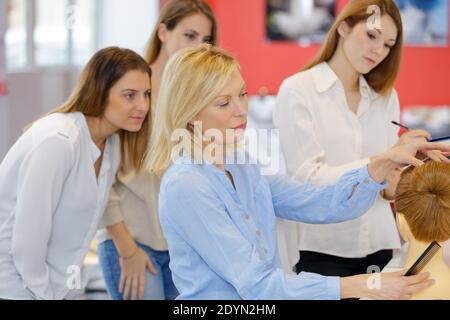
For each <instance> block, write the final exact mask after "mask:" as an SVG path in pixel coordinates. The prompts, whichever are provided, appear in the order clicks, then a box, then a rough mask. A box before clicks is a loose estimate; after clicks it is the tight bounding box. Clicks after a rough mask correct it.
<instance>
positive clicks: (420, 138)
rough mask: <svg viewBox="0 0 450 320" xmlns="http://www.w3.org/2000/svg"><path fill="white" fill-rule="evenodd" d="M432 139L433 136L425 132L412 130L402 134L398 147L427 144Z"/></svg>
mask: <svg viewBox="0 0 450 320" xmlns="http://www.w3.org/2000/svg"><path fill="white" fill-rule="evenodd" d="M430 139H431V134H430V133H429V132H427V131H425V130H411V131H408V132H405V133H404V134H402V135H401V136H400V137H399V138H398V141H397V143H396V144H395V146H394V147H396V146H401V145H404V144H408V143H411V142H427V141H428V140H430Z"/></svg>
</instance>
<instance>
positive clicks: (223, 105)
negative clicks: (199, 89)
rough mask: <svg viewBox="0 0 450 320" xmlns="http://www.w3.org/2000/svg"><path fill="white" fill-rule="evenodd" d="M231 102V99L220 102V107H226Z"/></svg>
mask: <svg viewBox="0 0 450 320" xmlns="http://www.w3.org/2000/svg"><path fill="white" fill-rule="evenodd" d="M229 104H230V102H229V101H227V102H222V103H219V107H221V108H224V107H227V106H228V105H229Z"/></svg>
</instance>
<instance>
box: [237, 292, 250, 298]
mask: <svg viewBox="0 0 450 320" xmlns="http://www.w3.org/2000/svg"><path fill="white" fill-rule="evenodd" d="M239 295H240V296H241V297H242V298H245V297H246V296H247V295H248V293H247V290H241V291H239Z"/></svg>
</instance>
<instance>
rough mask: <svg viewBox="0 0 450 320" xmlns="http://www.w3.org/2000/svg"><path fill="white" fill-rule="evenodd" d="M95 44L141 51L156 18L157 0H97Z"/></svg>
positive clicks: (100, 46)
mask: <svg viewBox="0 0 450 320" xmlns="http://www.w3.org/2000/svg"><path fill="white" fill-rule="evenodd" d="M98 12H99V19H98V25H97V28H98V31H99V34H98V42H99V43H98V48H104V47H108V46H112V45H116V46H120V47H126V48H129V49H132V50H134V51H136V52H138V53H140V54H144V52H145V48H146V45H147V41H148V39H149V37H150V34H151V32H152V31H153V28H154V25H155V23H156V20H157V18H158V12H159V1H158V0H127V1H124V0H99V10H98Z"/></svg>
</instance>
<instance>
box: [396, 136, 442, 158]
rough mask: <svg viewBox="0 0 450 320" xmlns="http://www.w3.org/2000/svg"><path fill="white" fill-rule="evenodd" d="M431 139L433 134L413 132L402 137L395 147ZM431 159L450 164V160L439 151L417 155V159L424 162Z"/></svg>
mask: <svg viewBox="0 0 450 320" xmlns="http://www.w3.org/2000/svg"><path fill="white" fill-rule="evenodd" d="M430 139H431V134H430V133H429V132H427V131H425V130H411V131H408V132H406V133H404V134H402V135H401V136H400V138H399V139H398V141H397V143H396V144H395V146H401V145H405V144H408V143H411V142H427V141H428V140H430ZM427 157H428V158H430V159H431V160H434V161H436V162H447V163H450V160H449V159H447V157H446V156H445V155H444V154H443V153H442V152H441V151H438V150H429V151H425V152H423V153H422V152H419V154H417V158H418V159H420V160H423V159H425V158H427Z"/></svg>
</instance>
